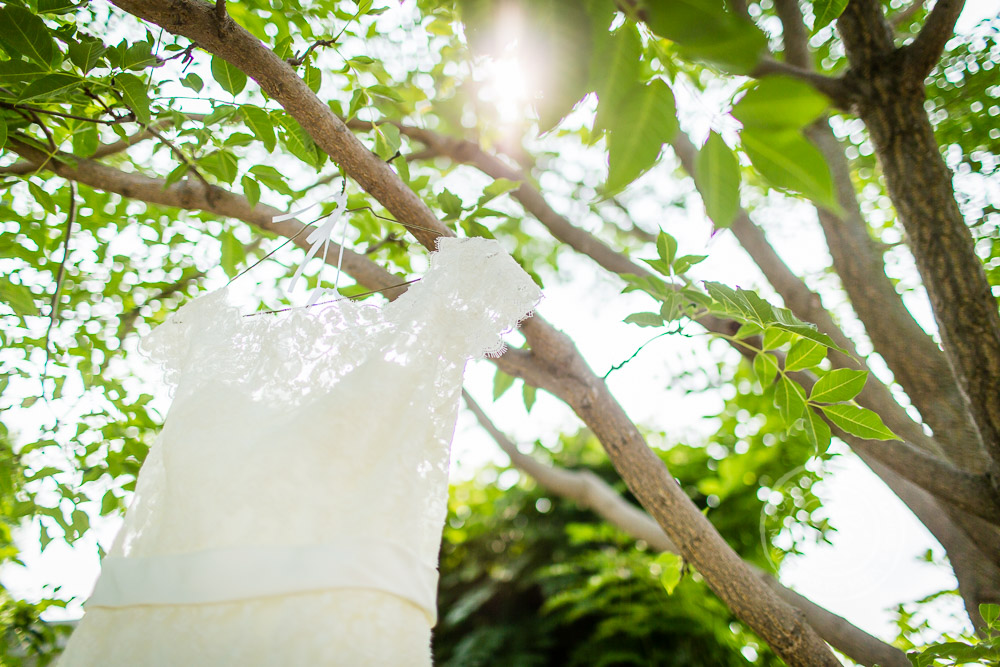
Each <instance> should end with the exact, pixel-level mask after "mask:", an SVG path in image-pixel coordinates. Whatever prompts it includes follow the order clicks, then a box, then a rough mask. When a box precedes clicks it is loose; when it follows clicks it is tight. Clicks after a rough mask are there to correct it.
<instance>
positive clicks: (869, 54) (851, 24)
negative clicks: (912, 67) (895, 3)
mask: <svg viewBox="0 0 1000 667" xmlns="http://www.w3.org/2000/svg"><path fill="white" fill-rule="evenodd" d="M837 30H838V32H839V33H840V39H841V41H843V42H844V47H845V48H846V50H847V62H848V63H850V66H851V69H855V70H857V69H858V67H859V66H860V65H862V64H863V63H866V62H871V61H874V60H876V59H882V58H885V57H886V56H887V55H889V54H891V53H892V52H893V51H894V50H895V45H894V44H893V36H892V27H891V26H890V25H889V23H888V22H887V21H886V20H885V14H883V13H882V5H881V3H880V2H879V0H850V2H848V3H847V7H846V8H845V9H844V11H843V13H842V14H841V15H840V18H838V19H837Z"/></svg>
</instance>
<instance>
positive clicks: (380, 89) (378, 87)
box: [366, 83, 403, 102]
mask: <svg viewBox="0 0 1000 667" xmlns="http://www.w3.org/2000/svg"><path fill="white" fill-rule="evenodd" d="M366 90H367V91H368V92H369V93H370V94H372V95H378V96H379V97H384V98H385V99H387V100H392V101H393V102H402V101H403V98H402V97H400V96H399V93H398V92H396V89H395V88H390V87H389V86H387V85H385V84H382V83H377V84H375V85H374V86H368V88H366Z"/></svg>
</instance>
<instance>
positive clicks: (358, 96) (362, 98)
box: [347, 88, 368, 120]
mask: <svg viewBox="0 0 1000 667" xmlns="http://www.w3.org/2000/svg"><path fill="white" fill-rule="evenodd" d="M367 105H368V93H366V92H365V91H364V89H362V88H357V89H356V90H355V91H354V93H353V94H352V95H351V103H350V105H349V106H348V108H347V120H350V119H352V118H354V116H355V115H356V114H357V113H358V111H360V110H361V109H362V107H365V106H367Z"/></svg>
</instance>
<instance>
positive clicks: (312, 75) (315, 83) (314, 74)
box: [302, 65, 323, 93]
mask: <svg viewBox="0 0 1000 667" xmlns="http://www.w3.org/2000/svg"><path fill="white" fill-rule="evenodd" d="M302 80H303V81H305V82H306V85H307V86H309V90H311V91H313V92H314V93H318V92H319V87H320V86H322V85H323V74H322V72H320V71H319V68H317V67H313V66H312V65H306V71H305V73H304V74H303V76H302Z"/></svg>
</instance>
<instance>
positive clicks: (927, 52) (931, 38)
mask: <svg viewBox="0 0 1000 667" xmlns="http://www.w3.org/2000/svg"><path fill="white" fill-rule="evenodd" d="M914 4H915V5H917V6H918V7H919V0H918V2H915V3H914ZM964 7H965V0H937V2H935V3H934V9H932V10H931V12H930V14H928V15H927V20H926V21H924V27H923V28H921V29H920V32H919V33H917V36H916V38H915V39H914V40H913V41H912V42H910V43H909V44H907V45H906V46H904V47H902V49H900V51H901V53H902V54H903V56H904V61H905V62H906V65H907V67H908V68H909V69H910V76H912V77H914V78H917V77H919V78H920V80H921V81H923V79H924V77H926V76H927V75H928V74H930V73H931V71H932V70H933V69H934V66H935V65H937V63H938V60H940V59H941V54H942V53H943V52H944V47H945V44H947V43H948V40H949V39H951V38H952V36H954V34H955V22H956V21H958V17H959V15H960V14H961V13H962V9H963V8H964Z"/></svg>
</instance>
